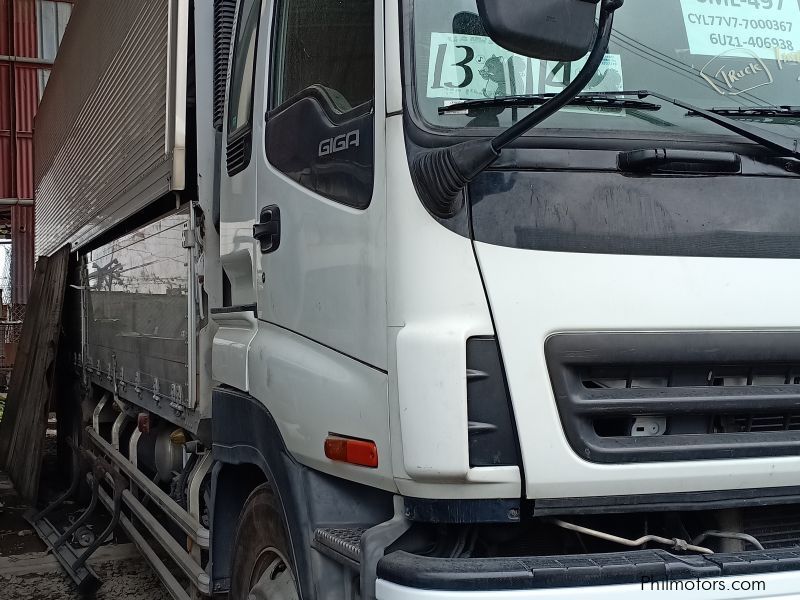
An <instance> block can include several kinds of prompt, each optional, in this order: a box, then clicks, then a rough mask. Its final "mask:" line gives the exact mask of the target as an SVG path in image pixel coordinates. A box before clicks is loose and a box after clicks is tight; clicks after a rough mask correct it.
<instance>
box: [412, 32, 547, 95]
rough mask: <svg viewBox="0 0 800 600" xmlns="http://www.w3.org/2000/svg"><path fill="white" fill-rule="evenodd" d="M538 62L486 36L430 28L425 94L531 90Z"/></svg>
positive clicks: (535, 87)
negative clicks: (434, 30) (428, 65)
mask: <svg viewBox="0 0 800 600" xmlns="http://www.w3.org/2000/svg"><path fill="white" fill-rule="evenodd" d="M538 62H539V61H536V60H533V59H531V58H527V57H524V56H519V55H518V54H514V53H513V52H509V51H508V50H504V49H503V48H501V47H500V46H498V45H497V44H495V43H494V42H492V41H491V40H490V39H489V38H488V37H483V36H479V35H461V34H452V33H438V32H434V33H432V34H431V56H430V67H429V69H428V91H427V96H428V98H452V99H456V100H479V99H483V98H495V97H497V96H511V95H516V94H535V93H537V87H538V81H537V76H538V72H539V65H538Z"/></svg>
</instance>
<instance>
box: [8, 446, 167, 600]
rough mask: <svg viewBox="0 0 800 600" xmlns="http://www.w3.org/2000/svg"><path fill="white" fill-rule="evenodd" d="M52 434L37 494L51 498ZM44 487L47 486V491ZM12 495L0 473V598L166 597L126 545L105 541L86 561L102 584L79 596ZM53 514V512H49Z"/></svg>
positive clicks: (100, 520) (98, 526)
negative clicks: (91, 591)
mask: <svg viewBox="0 0 800 600" xmlns="http://www.w3.org/2000/svg"><path fill="white" fill-rule="evenodd" d="M53 433H54V432H52V431H48V439H47V443H46V445H45V453H44V454H45V456H44V465H43V469H42V486H41V487H42V496H43V497H44V498H48V497H53V496H55V495H57V492H58V491H59V490H58V489H57V488H56V489H53V486H54V485H55V481H56V480H57V479H59V478H58V477H57V474H56V473H57V467H55V461H54V437H53V436H52V434H53ZM48 488H49V489H48ZM28 508H29V507H28V506H26V505H25V504H23V503H22V502H21V501H20V499H19V497H18V496H17V494H16V493H15V491H14V489H13V486H12V485H11V482H10V481H9V480H8V477H6V476H5V474H4V473H2V472H0V600H88V599H89V598H93V599H98V600H169V595H168V594H167V592H166V590H165V589H164V588H163V587H162V586H161V584H160V582H159V581H158V578H157V577H156V575H155V574H154V573H153V571H152V570H151V569H150V567H149V565H148V564H147V563H146V562H145V560H144V559H143V558H142V556H141V555H140V554H139V552H138V550H137V549H136V547H135V546H133V545H132V544H128V543H122V544H107V545H105V546H103V547H101V548H100V549H99V550H98V551H97V553H96V554H95V555H94V556H93V557H92V559H90V560H89V564H90V565H91V566H92V567H93V568H94V570H95V572H96V573H97V576H98V578H99V579H100V581H102V585H101V586H100V588H99V589H98V590H96V591H95V593H94V594H93V595H85V594H80V593H79V592H78V590H77V589H76V587H75V585H74V584H73V583H72V580H71V579H70V578H69V576H68V575H67V574H66V573H65V572H64V570H63V569H62V568H61V565H59V563H58V561H57V560H56V559H55V557H53V556H52V555H49V554H47V553H46V552H45V545H44V543H43V542H42V541H41V540H40V539H39V537H38V536H37V535H36V533H35V532H34V531H33V530H32V529H31V526H30V525H29V524H28V523H27V522H26V521H25V519H24V518H23V515H24V514H25V512H26V511H27V510H28ZM79 508H80V507H79V506H74V505H67V506H65V508H64V511H63V514H62V515H61V516H60V517H56V516H54V517H53V519H54V520H56V519H57V518H60V519H62V520H63V519H64V517H65V515H69V514H70V513H72V514H74V513H77V511H78V510H79ZM97 513H98V514H97V519H96V522H95V523H94V524H93V527H92V529H93V530H94V531H101V530H102V529H103V528H104V527H105V524H106V523H107V522H108V518H109V517H108V515H107V513H106V512H105V511H104V510H103V511H101V510H98V511H97ZM54 514H55V513H54Z"/></svg>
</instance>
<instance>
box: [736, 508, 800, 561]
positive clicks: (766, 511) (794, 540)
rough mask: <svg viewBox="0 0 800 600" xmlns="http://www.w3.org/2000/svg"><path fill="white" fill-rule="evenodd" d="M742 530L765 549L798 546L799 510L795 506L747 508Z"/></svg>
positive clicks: (799, 536)
mask: <svg viewBox="0 0 800 600" xmlns="http://www.w3.org/2000/svg"><path fill="white" fill-rule="evenodd" d="M743 521H744V527H743V530H744V532H745V533H747V534H749V535H752V536H753V537H754V538H756V539H757V540H758V541H759V542H761V544H762V545H763V546H764V548H765V549H767V550H776V549H779V548H796V547H798V546H800V511H798V508H797V506H795V505H791V506H774V507H759V508H748V509H745V510H744V511H743Z"/></svg>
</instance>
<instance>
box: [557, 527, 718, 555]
mask: <svg viewBox="0 0 800 600" xmlns="http://www.w3.org/2000/svg"><path fill="white" fill-rule="evenodd" d="M548 521H549V522H550V523H552V524H553V525H556V526H557V527H561V528H562V529H568V530H569V531H575V532H577V533H583V534H584V535H590V536H592V537H596V538H599V539H601V540H605V541H607V542H613V543H615V544H620V545H622V546H628V547H630V548H638V547H641V546H644V545H645V544H647V543H648V542H654V543H657V544H662V545H664V546H668V547H669V548H670V549H672V550H680V551H683V552H687V551H688V552H699V553H700V554H714V551H713V550H710V549H708V548H704V547H703V546H695V545H694V544H690V543H689V542H687V541H686V540H682V539H680V538H672V539H669V538H663V537H659V536H657V535H644V536H642V537H640V538H637V539H635V540H629V539H627V538H623V537H619V536H616V535H612V534H610V533H604V532H602V531H597V530H596V529H589V528H588V527H582V526H581V525H575V524H574V523H567V522H566V521H561V520H560V519H548Z"/></svg>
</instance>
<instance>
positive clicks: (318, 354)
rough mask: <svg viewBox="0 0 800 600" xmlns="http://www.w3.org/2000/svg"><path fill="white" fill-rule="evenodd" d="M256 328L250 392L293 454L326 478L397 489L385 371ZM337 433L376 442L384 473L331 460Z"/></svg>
mask: <svg viewBox="0 0 800 600" xmlns="http://www.w3.org/2000/svg"><path fill="white" fill-rule="evenodd" d="M258 325H259V329H258V335H257V336H256V338H255V339H254V340H253V343H252V345H251V347H250V353H249V359H248V363H249V385H250V394H251V395H252V396H253V397H255V398H258V399H260V400H261V402H263V403H264V404H265V405H266V407H267V409H268V410H269V411H270V413H271V414H272V416H273V417H274V419H275V421H276V423H277V424H278V428H279V429H280V431H281V434H282V436H283V441H284V442H285V443H286V447H287V449H288V450H289V452H291V453H292V455H293V456H294V457H295V458H297V459H298V460H299V461H300V462H302V463H303V464H305V465H308V466H310V467H313V468H315V469H318V470H320V471H323V472H325V473H330V474H332V475H337V476H339V477H343V478H344V479H349V480H352V481H358V482H360V483H364V484H367V485H373V486H376V487H380V488H383V489H387V490H390V491H395V490H396V488H395V485H394V482H393V481H392V461H391V452H390V443H389V442H390V438H389V406H388V376H387V375H386V373H382V372H381V371H378V370H376V369H373V368H372V367H369V366H367V365H364V364H362V363H360V362H358V361H356V360H353V359H352V358H349V357H347V356H344V355H343V354H340V353H339V352H335V351H333V350H331V349H329V348H326V347H325V346H322V345H320V344H317V343H314V342H313V341H311V340H309V339H306V338H304V337H302V336H299V335H296V334H293V333H291V332H289V331H286V330H285V329H281V328H280V327H276V326H274V325H270V324H269V323H264V322H263V321H261V322H259V324H258ZM217 339H219V334H217ZM215 368H216V367H215ZM331 433H333V434H338V435H342V436H346V437H354V438H360V439H366V440H371V441H373V442H375V444H376V445H377V447H378V468H377V469H370V468H366V467H358V466H354V465H348V464H344V463H340V462H334V461H332V460H329V459H328V458H326V457H325V449H324V444H325V439H326V438H327V437H328V435H329V434H331Z"/></svg>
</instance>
